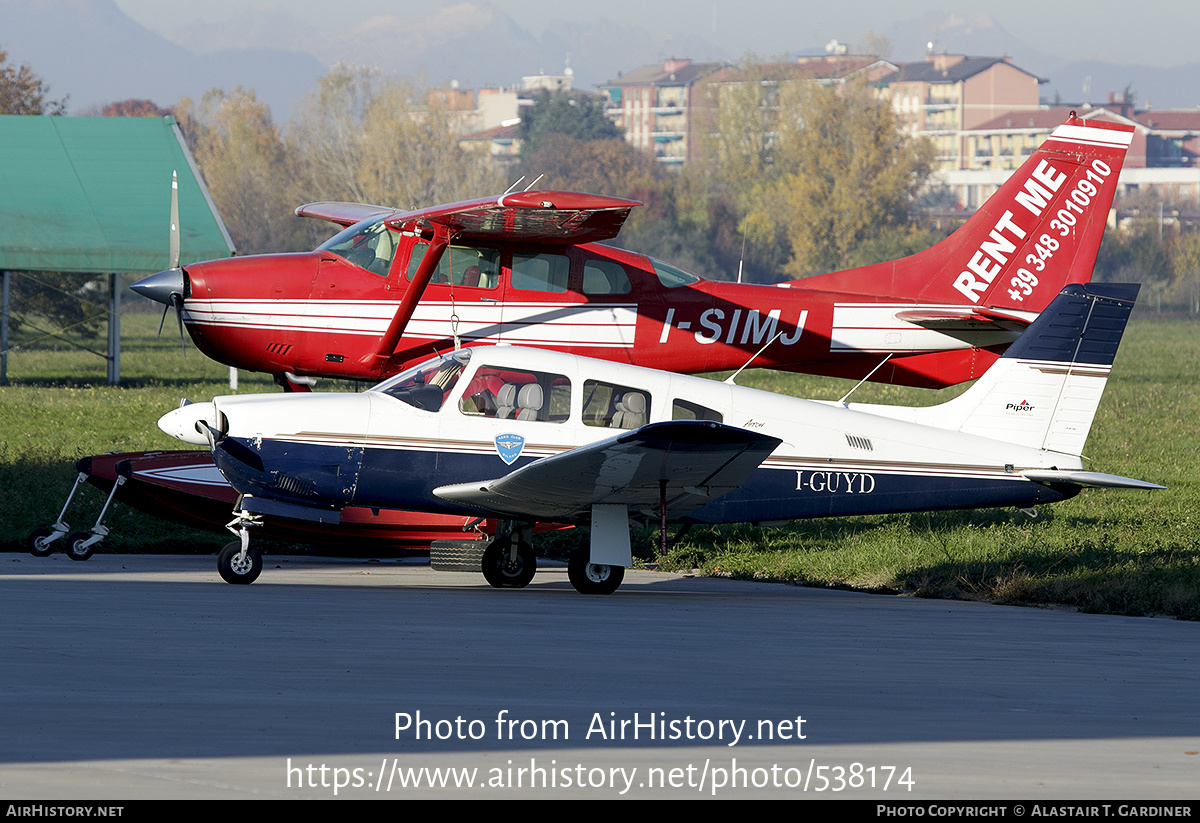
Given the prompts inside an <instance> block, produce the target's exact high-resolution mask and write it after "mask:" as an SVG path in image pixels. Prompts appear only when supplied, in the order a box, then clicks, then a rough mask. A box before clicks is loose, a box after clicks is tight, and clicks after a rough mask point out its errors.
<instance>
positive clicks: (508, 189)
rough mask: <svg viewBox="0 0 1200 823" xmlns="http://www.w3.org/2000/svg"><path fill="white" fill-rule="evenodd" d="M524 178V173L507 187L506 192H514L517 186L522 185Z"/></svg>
mask: <svg viewBox="0 0 1200 823" xmlns="http://www.w3.org/2000/svg"><path fill="white" fill-rule="evenodd" d="M524 179H525V175H523V174H522V175H521V176H520V177H518V178H517V179H516V180H514V181H513V184H512V185H511V186H509V187H508V188H507V189H505V190H504V194H512V190H513V189H515V188H516V187H517V186H519V185H521V181H522V180H524ZM504 194H502V195H500V196H501V197H503V196H504Z"/></svg>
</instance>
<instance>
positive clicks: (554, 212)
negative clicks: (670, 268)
mask: <svg viewBox="0 0 1200 823" xmlns="http://www.w3.org/2000/svg"><path fill="white" fill-rule="evenodd" d="M640 205H642V204H641V203H639V202H638V201H636V200H623V199H621V198H618V197H605V196H603V195H599V194H585V193H583V192H573V191H521V192H514V193H512V194H503V195H500V196H499V197H485V198H483V199H481V200H469V201H466V202H463V203H451V204H450V205H447V206H434V207H432V208H428V209H420V210H418V211H412V212H406V213H403V214H397V215H396V216H395V217H391V218H389V219H388V221H387V223H388V225H389V226H391V227H393V228H396V229H400V230H401V231H427V230H429V229H431V228H432V227H433V226H434V225H440V226H444V227H445V228H446V229H448V230H449V233H450V234H451V235H452V236H453V237H454V239H455V240H456V241H464V240H498V239H505V240H521V241H527V242H531V243H561V244H567V243H592V242H596V241H598V240H608V239H610V238H613V237H616V236H617V234H618V233H619V232H620V231H621V226H622V225H624V223H625V218H627V217H629V212H630V211H632V210H633V209H634V207H636V206H640Z"/></svg>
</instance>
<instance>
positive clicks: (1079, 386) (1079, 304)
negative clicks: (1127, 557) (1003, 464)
mask: <svg viewBox="0 0 1200 823" xmlns="http://www.w3.org/2000/svg"><path fill="white" fill-rule="evenodd" d="M1138 288H1139V287H1138V284H1136V283H1091V284H1088V285H1078V284H1073V285H1070V286H1067V287H1066V288H1064V289H1063V290H1062V292H1061V293H1060V294H1059V295H1058V297H1056V298H1054V300H1053V301H1051V303H1050V305H1049V306H1047V307H1046V309H1045V310H1044V311H1043V312H1042V313H1041V314H1040V315H1039V316H1038V318H1037V319H1036V320H1034V321H1033V323H1032V324H1031V325H1030V326H1029V328H1028V329H1026V330H1025V332H1024V333H1023V334H1022V335H1021V336H1020V337H1018V338H1017V340H1016V342H1015V343H1013V344H1012V345H1011V346H1009V348H1008V351H1006V352H1005V353H1004V356H1003V357H1001V358H1000V359H999V360H997V361H996V363H995V364H993V366H992V367H991V368H990V369H988V371H987V373H985V374H984V375H983V377H981V378H980V379H979V382H977V383H976V384H975V385H974V386H972V387H971V388H970V389H968V390H967V392H966V393H964V394H962V395H961V396H959V397H956V398H955V399H953V400H951V401H950V402H948V403H944V404H942V405H940V406H934V407H932V408H929V409H924V410H922V411H923V412H925V413H927V415H928V416H922V418H921V422H926V423H929V424H930V425H935V426H938V427H939V428H945V429H953V430H957V431H961V432H964V433H967V434H977V435H982V436H984V437H990V438H993V439H996V440H1004V441H1006V442H1011V443H1016V444H1018V445H1021V446H1028V447H1030V448H1035V449H1048V450H1050V451H1056V452H1063V453H1066V454H1072V455H1080V454H1082V452H1083V444H1084V442H1085V441H1086V440H1087V436H1088V431H1089V430H1090V429H1091V426H1092V420H1093V419H1094V418H1095V415H1096V408H1097V407H1098V406H1099V404H1100V397H1101V395H1102V394H1103V393H1104V386H1105V383H1107V382H1108V374H1109V371H1110V370H1111V368H1112V363H1113V359H1114V357H1115V356H1116V353H1117V347H1118V346H1119V345H1120V343H1121V336H1122V335H1123V334H1124V332H1125V323H1126V321H1127V320H1128V319H1129V313H1130V311H1132V310H1133V303H1134V300H1135V299H1136V298H1137V293H1138Z"/></svg>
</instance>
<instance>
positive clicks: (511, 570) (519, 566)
mask: <svg viewBox="0 0 1200 823" xmlns="http://www.w3.org/2000/svg"><path fill="white" fill-rule="evenodd" d="M514 543H515V544H516V547H517V551H516V557H515V558H514V557H513V552H512V547H513V544H514ZM536 573H537V558H536V557H534V554H533V546H531V545H529V543H527V542H526V541H524V540H513V538H510V537H504V536H501V535H497V536H496V537H494V538H492V540H491V541H489V543H488V547H487V548H486V549H484V550H483V579H484V580H486V581H487V582H488V583H489V584H490V585H491V586H492V587H493V588H497V589H523V588H525V587H526V586H528V585H529V581H530V580H533V575H534V574H536Z"/></svg>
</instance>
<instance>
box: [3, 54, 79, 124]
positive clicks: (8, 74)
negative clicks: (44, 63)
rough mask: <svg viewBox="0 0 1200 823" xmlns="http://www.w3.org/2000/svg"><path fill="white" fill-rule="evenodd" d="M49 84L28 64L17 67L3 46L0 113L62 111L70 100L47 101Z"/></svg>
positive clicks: (59, 112)
mask: <svg viewBox="0 0 1200 823" xmlns="http://www.w3.org/2000/svg"><path fill="white" fill-rule="evenodd" d="M49 93H50V87H49V86H47V85H46V84H45V83H44V82H42V78H40V77H38V76H37V75H36V74H34V73H33V69H31V68H30V67H29V64H28V63H22V64H21V65H20V66H14V65H12V64H11V63H9V62H8V52H7V51H5V50H4V48H3V47H0V114H62V113H63V112H64V111H66V105H67V100H66V98H65V97H64V98H63V99H62V100H47V99H46V95H48V94H49Z"/></svg>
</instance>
